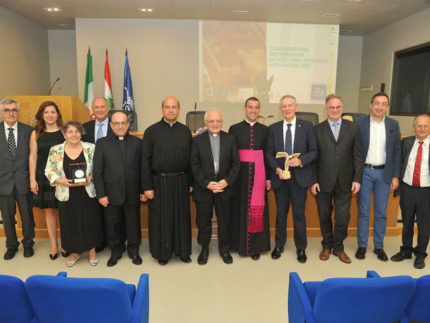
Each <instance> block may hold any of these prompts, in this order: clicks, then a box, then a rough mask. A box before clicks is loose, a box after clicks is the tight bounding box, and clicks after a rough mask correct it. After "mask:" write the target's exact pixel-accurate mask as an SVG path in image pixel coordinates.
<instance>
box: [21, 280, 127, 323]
mask: <svg viewBox="0 0 430 323" xmlns="http://www.w3.org/2000/svg"><path fill="white" fill-rule="evenodd" d="M25 288H26V290H27V294H28V296H29V297H30V301H31V304H32V305H33V309H34V312H35V315H36V317H37V318H38V319H39V321H40V322H50V323H56V322H58V323H69V322H70V323H75V322H80V323H85V322H104V323H109V322H112V323H113V322H124V323H125V322H130V320H131V318H132V304H131V301H130V296H129V291H128V287H127V285H126V284H125V283H124V282H122V281H120V280H116V279H110V278H65V277H59V276H44V275H37V276H31V277H29V278H28V279H27V281H26V283H25Z"/></svg>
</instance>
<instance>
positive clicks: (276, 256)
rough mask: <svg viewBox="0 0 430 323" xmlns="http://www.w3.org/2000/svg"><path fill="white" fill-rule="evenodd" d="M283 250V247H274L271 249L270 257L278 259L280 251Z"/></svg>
mask: <svg viewBox="0 0 430 323" xmlns="http://www.w3.org/2000/svg"><path fill="white" fill-rule="evenodd" d="M283 252H284V248H278V247H275V249H273V251H272V259H278V258H280V257H281V253H283Z"/></svg>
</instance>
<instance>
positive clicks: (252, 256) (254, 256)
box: [251, 253, 260, 260]
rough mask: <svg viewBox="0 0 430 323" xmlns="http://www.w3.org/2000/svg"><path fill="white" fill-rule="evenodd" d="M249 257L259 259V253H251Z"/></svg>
mask: <svg viewBox="0 0 430 323" xmlns="http://www.w3.org/2000/svg"><path fill="white" fill-rule="evenodd" d="M251 258H252V259H253V260H258V259H260V254H259V253H256V254H255V255H251Z"/></svg>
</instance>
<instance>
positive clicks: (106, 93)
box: [104, 49, 113, 110]
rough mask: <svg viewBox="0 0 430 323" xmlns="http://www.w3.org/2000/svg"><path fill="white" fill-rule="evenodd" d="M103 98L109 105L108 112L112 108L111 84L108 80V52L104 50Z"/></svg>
mask: <svg viewBox="0 0 430 323" xmlns="http://www.w3.org/2000/svg"><path fill="white" fill-rule="evenodd" d="M104 98H105V100H106V102H107V103H108V105H109V110H112V108H113V98H112V83H111V80H110V68H109V59H108V50H107V49H106V62H105V91H104Z"/></svg>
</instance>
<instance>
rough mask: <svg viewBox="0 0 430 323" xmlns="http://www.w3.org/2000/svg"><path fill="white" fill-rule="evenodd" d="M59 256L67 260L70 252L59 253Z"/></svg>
mask: <svg viewBox="0 0 430 323" xmlns="http://www.w3.org/2000/svg"><path fill="white" fill-rule="evenodd" d="M61 256H62V257H64V258H67V257H68V256H70V252H67V251H61Z"/></svg>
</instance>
